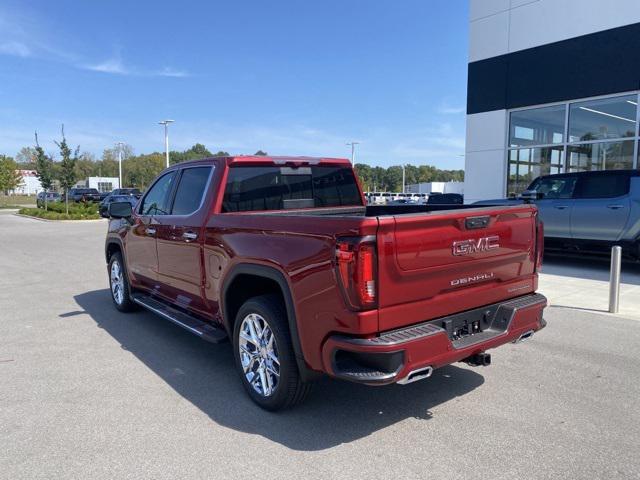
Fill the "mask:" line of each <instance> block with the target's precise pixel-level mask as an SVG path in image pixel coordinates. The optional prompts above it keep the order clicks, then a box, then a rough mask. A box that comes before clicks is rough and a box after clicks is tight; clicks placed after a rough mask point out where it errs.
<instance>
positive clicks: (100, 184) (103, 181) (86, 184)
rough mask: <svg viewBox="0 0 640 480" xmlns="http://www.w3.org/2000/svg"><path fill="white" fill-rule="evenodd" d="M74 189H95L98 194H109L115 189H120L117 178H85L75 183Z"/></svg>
mask: <svg viewBox="0 0 640 480" xmlns="http://www.w3.org/2000/svg"><path fill="white" fill-rule="evenodd" d="M76 187H80V188H95V189H97V190H98V191H99V192H101V193H102V192H110V191H112V190H114V189H116V188H120V180H119V179H118V177H87V178H86V179H84V180H80V181H79V182H78V183H76Z"/></svg>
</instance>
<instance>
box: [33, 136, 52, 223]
mask: <svg viewBox="0 0 640 480" xmlns="http://www.w3.org/2000/svg"><path fill="white" fill-rule="evenodd" d="M33 150H34V152H35V153H36V175H37V177H38V180H40V185H42V189H43V190H44V192H45V196H44V209H45V210H48V205H47V195H46V193H47V192H48V191H49V190H50V189H51V187H52V186H53V161H52V160H51V157H49V156H47V154H45V153H44V150H43V149H42V147H41V146H40V143H38V133H37V132H36V146H35V148H34V149H33Z"/></svg>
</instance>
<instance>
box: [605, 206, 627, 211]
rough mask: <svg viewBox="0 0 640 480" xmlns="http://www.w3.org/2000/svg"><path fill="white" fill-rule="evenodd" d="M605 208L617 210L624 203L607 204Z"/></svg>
mask: <svg viewBox="0 0 640 480" xmlns="http://www.w3.org/2000/svg"><path fill="white" fill-rule="evenodd" d="M607 208H610V209H611V210H619V209H621V208H624V205H607Z"/></svg>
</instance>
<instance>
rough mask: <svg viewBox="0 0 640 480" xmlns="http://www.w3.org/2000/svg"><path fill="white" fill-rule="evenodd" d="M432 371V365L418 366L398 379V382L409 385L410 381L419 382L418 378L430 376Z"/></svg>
mask: <svg viewBox="0 0 640 480" xmlns="http://www.w3.org/2000/svg"><path fill="white" fill-rule="evenodd" d="M432 373H433V367H431V366H429V367H422V368H417V369H415V370H412V371H410V372H409V375H407V376H406V377H404V378H402V379H400V380H398V382H397V383H399V384H400V385H407V384H408V383H413V382H417V381H418V380H422V379H425V378H429V377H430V376H431V374H432Z"/></svg>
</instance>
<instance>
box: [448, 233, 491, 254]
mask: <svg viewBox="0 0 640 480" xmlns="http://www.w3.org/2000/svg"><path fill="white" fill-rule="evenodd" d="M496 248H500V237H498V236H497V235H495V236H493V237H482V238H478V239H477V240H460V241H459V242H453V246H452V250H453V254H454V255H455V256H456V257H461V256H463V255H471V254H473V253H477V252H488V251H489V250H495V249H496Z"/></svg>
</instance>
